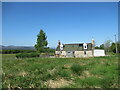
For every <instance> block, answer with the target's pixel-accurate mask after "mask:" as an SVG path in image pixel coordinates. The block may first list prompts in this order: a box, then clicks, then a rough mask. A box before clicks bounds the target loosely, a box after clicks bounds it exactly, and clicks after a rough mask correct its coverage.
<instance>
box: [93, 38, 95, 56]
mask: <svg viewBox="0 0 120 90" xmlns="http://www.w3.org/2000/svg"><path fill="white" fill-rule="evenodd" d="M94 46H95V41H94V39H92V54H93V56H94Z"/></svg>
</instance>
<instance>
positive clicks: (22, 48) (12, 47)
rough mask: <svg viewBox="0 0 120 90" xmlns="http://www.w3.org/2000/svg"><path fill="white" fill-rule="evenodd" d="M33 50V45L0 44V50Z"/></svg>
mask: <svg viewBox="0 0 120 90" xmlns="http://www.w3.org/2000/svg"><path fill="white" fill-rule="evenodd" d="M15 49H17V50H35V48H34V47H33V46H13V45H11V46H2V45H0V50H15Z"/></svg>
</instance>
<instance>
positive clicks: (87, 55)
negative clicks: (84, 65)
mask: <svg viewBox="0 0 120 90" xmlns="http://www.w3.org/2000/svg"><path fill="white" fill-rule="evenodd" d="M85 56H86V57H92V56H93V54H92V50H91V51H86V55H85Z"/></svg>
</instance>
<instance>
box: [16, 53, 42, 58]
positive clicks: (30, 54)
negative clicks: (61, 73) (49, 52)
mask: <svg viewBox="0 0 120 90" xmlns="http://www.w3.org/2000/svg"><path fill="white" fill-rule="evenodd" d="M39 56H40V55H39V53H18V54H16V58H30V57H39Z"/></svg>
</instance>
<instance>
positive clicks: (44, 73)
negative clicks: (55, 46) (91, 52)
mask: <svg viewBox="0 0 120 90" xmlns="http://www.w3.org/2000/svg"><path fill="white" fill-rule="evenodd" d="M2 69H3V73H2V81H3V82H2V87H3V88H19V87H21V88H48V87H49V88H50V87H55V88H63V87H65V88H117V87H118V83H117V81H118V57H117V56H106V57H93V58H25V59H16V58H15V55H14V54H3V55H2ZM49 81H51V83H48V82H49ZM61 82H62V83H61ZM46 83H47V84H46ZM55 83H58V85H56V84H55Z"/></svg>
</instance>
